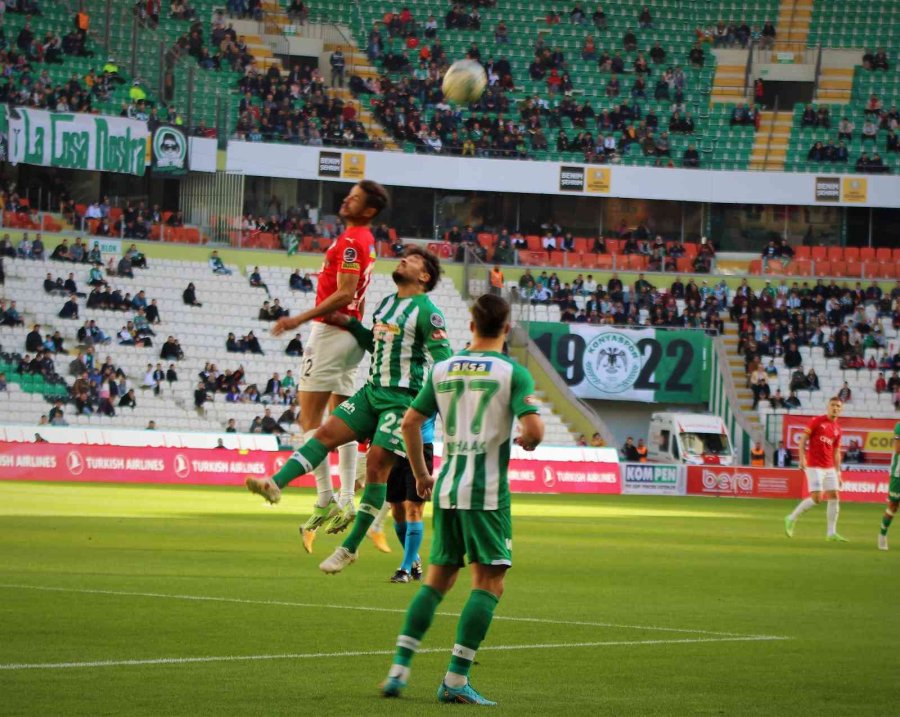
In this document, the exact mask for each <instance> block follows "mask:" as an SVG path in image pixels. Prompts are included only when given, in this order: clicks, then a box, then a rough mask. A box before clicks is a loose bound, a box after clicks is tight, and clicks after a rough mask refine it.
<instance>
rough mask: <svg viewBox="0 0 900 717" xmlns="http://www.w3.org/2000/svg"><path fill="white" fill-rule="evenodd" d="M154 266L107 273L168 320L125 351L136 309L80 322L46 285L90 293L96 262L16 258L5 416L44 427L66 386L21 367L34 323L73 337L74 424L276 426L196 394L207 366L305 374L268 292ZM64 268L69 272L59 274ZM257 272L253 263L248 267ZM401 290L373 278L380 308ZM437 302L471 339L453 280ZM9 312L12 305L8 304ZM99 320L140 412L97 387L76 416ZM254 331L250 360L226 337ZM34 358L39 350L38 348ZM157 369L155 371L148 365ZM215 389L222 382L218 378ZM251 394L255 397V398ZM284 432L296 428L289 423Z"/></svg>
mask: <svg viewBox="0 0 900 717" xmlns="http://www.w3.org/2000/svg"><path fill="white" fill-rule="evenodd" d="M148 264H149V267H148V268H146V269H136V270H135V276H134V278H133V279H132V278H127V277H122V276H115V277H108V281H109V283H110V284H111V286H112V287H114V288H118V289H120V290H121V291H122V293H123V294H125V293H130V294H132V295H136V294H137V293H138V292H139V291H144V292H145V296H146V297H147V299H148V300H151V299H156V300H157V304H158V308H159V314H160V319H161V321H160V323H159V324H151V325H150V328H151V329H152V331H153V332H154V334H155V336H152V337H151V341H152V344H153V345H152V346H146V347H145V346H136V345H121V344H120V343H119V337H118V333H119V331H120V327H122V326H123V325H124V324H125V323H126V320H128V319H131V318H132V314H133V312H131V311H129V312H122V311H112V310H108V309H99V308H95V309H87V308H85V300H84V299H83V298H80V299H78V304H79V313H78V318H77V319H74V318H73V319H62V318H60V317H59V312H60V309H61V307H62V305H63V303H64V302H65V301H66V298H65V297H64V296H59V295H55V294H49V293H47V292H46V291H45V290H44V289H43V288H42V286H41V283H42V281H43V280H44V278H45V277H46V275H47V273H51V274H52V275H53V276H56V275H58V274H59V273H60V272H65V273H66V274H67V273H68V271H69V270H70V268H71V269H72V270H74V271H75V273H76V277H77V281H78V285H79V288H80V290H84V287H85V286H86V281H87V278H88V269H89V265H87V264H81V265H72V264H70V263H60V262H55V261H36V260H24V259H10V260H7V261H6V263H5V270H6V284H5V286H4V288H3V296H4V297H8V298H12V299H15V300H16V301H17V302H18V306H19V311H20V312H21V316H22V319H23V321H24V325H22V326H6V325H2V326H0V343H2V346H3V350H4V351H5V353H4V354H3V356H2V360H3V363H2V364H0V372H5V373H6V377H7V380H8V381H9V386H8V389H7V391H5V392H3V391H0V400H2V401H3V402H4V404H5V408H4V415H6V416H7V417H8V418H7V420H9V419H10V418H13V417H15V418H16V419H17V420H19V421H22V422H33V423H35V424H37V423H38V421H39V418H40V416H41V415H45V414H47V413H48V411H49V410H50V408H51V403H50V401H51V400H52V399H56V398H58V397H59V396H60V394H61V393H62V391H61V386H60V384H59V382H58V381H56V382H54V381H49V380H45V379H44V378H42V377H41V376H40V375H35V374H32V373H29V372H28V371H19V370H18V364H19V361H20V360H21V358H24V356H25V355H26V354H27V353H28V352H27V351H25V345H26V338H27V335H28V333H29V332H30V331H31V328H32V326H33V324H35V323H36V324H40V326H41V327H42V333H48V332H49V333H50V334H53V332H55V331H59V332H60V335H61V336H62V337H63V338H64V340H65V348H66V350H67V351H69V353H68V354H67V355H64V354H56V355H55V356H54V361H53V364H54V369H55V371H56V372H58V373H60V374H63V375H64V376H65V379H64V380H65V383H66V384H67V387H68V392H67V393H68V396H67V397H66V400H67V402H66V403H65V404H63V411H64V420H65V421H66V423H68V424H69V425H72V426H77V425H86V426H106V427H123V428H124V427H130V428H137V429H142V428H146V427H147V425H148V423H149V421H151V420H152V421H154V422H155V425H156V428H157V429H159V430H164V429H166V430H194V431H213V432H222V431H223V430H225V429H226V427H227V425H228V421H229V420H230V419H234V420H235V423H236V428H237V430H238V431H242V432H247V431H249V430H250V427H251V424H252V423H253V421H254V419H256V418H257V417H260V418H261V417H263V415H264V411H265V409H266V408H269V409H270V410H271V413H272V416H273V418H275V420H276V422H277V420H278V418H280V417H281V415H282V413H283V412H284V411H285V410H286V409H287V408H288V407H289V405H287V404H285V403H283V402H280V403H279V402H273V403H272V404H271V405H263V402H262V401H248V402H229V401H227V400H226V393H225V392H223V391H218V392H210V393H209V396H210V400H209V401H208V402H206V403H204V404H203V409H202V410H200V411H198V410H196V408H195V390H196V389H197V388H198V382H199V380H200V374H201V372H203V371H205V370H208V366H207V365H208V364H210V363H211V364H214V365H215V366H216V367H217V370H218V371H219V372H221V373H224V372H226V371H231V372H233V371H236V370H238V369H239V367H241V366H243V367H245V368H246V373H245V375H244V380H243V381H242V382H241V383H240V389H241V391H240V392H241V393H242V394H243V393H245V392H246V389H248V388H250V387H251V386H255V387H256V388H257V390H256V393H257V394H260V395H262V394H264V391H265V387H266V384H267V382H268V380H269V379H270V378H271V377H272V375H273V374H274V373H278V374H279V375H280V377H281V378H283V377H284V376H285V375H286V374H287V372H288V371H292V372H293V375H294V377H296V375H297V372H298V371H299V368H300V360H299V359H298V358H297V357H293V356H288V355H286V354H285V346H286V343H287V340H286V339H283V338H279V339H275V338H273V337H272V336H270V335H269V327H270V323H269V322H268V321H265V320H261V319H259V318H258V317H259V313H258V312H259V309H260V307H261V305H262V304H263V302H264V301H267V300H268V296H267V293H266V291H265V290H264V289H263V288H257V287H251V286H250V284H249V282H248V280H247V278H246V277H245V276H243V275H242V273H241V271H240V268H239V267H237V266H226V267H225V268H226V269H227V270H228V271H230V272H231V273H230V274H225V273H223V274H215V273H213V270H212V269H211V268H210V266H208V265H206V264H203V263H197V262H181V261H177V260H154V259H153V258H152V257H151V258H149V259H148ZM61 267H62V268H61ZM252 268H253V267H249V268H248V271H250V270H252ZM260 273H261V277H262V282H263V283H264V284H266V285H267V286H268V287H269V290H270V291H271V292H272V295H273V298H274V297H278V298H280V303H281V305H282V306H283V307H284V308H286V309H287V310H289V311H290V312H291V313H296V312H297V311H300V310H303V309H306V308H309V307H310V306H311V305H312V303H313V301H314V297H315V294H314V293H312V292H310V293H304V292H301V291H291V290H290V289H289V288H288V285H289V277H290V274H291V270H289V269H287V268H281V267H265V266H264V267H261V268H260ZM188 282H191V283H193V284H194V287H195V294H196V301H197V302H199V304H202V306H187V305H185V303H184V300H183V297H182V296H181V291H182V290H183V289H184V288H186V287H187V284H188ZM392 286H393V284H392V283H391V280H390V277H389V276H388V275H386V274H375V275H373V280H372V285H371V287H370V292H371V294H370V301H371V302H378V301H379V300H380V299H381V298H382V297H383V296H385V295H386V294H387V293H388V292H389V291H390V290H391V287H392ZM435 299H436V301H437V303H438V304H439V305H440V306H441V307H442V308H443V309H444V311H445V313H446V316H447V323H448V332H449V333H450V335H451V336H466V335H468V318H467V317H468V313H467V307H466V304H465V302H464V301H463V299H462V297H461V296H460V294H459V292H458V291H457V290H456V289H455V287H454V286H453V284H452V283H451V282H449V281H443V282H441V284H440V285H439V286H438V288H437V289H436V290H435ZM4 308H5V307H4ZM91 320H93V321H95V322H96V325H97V326H98V327H99V328H100V329H101V330H102V331H103V332H104V334H106V336H107V337H108V338H109V339H110V341H109V342H108V343H104V342H102V340H100V339H98V341H97V343H95V344H94V347H93V356H94V359H93V360H94V361H95V366H97V367H99V366H100V365H102V364H101V362H106V360H107V357H109V361H110V363H111V364H112V365H113V366H114V367H115V369H121V370H122V372H123V373H124V376H125V381H124V383H123V388H125V390H126V391H127V390H128V389H134V390H135V393H136V406H135V407H134V408H127V407H118V406H117V405H115V406H114V408H115V416H106V415H101V414H100V413H99V412H98V411H97V410H96V409H97V401H98V398H99V396H100V393H101V392H100V390H99V389H98V388H97V387H93V388H91V387H89V388H88V393H89V395H90V399H91V400H90V401H89V403H90V405H91V407H92V413H91V414H90V415H85V414H84V413H82V414H80V415H79V413H78V412H77V408H76V406H77V405H78V397H77V395H76V396H73V395H72V394H73V392H74V391H75V389H76V386H75V381H77V380H78V376H70V375H69V373H70V364H71V362H72V361H74V360H75V359H76V358H77V357H78V352H79V351H80V350H83V349H84V347H85V346H86V343H85V341H80V340H79V338H78V331H79V329H81V328H82V327H83V326H84V324H85V322H87V321H91ZM308 331H309V329H308V327H304V328H303V330H302V332H301V333H302V337H303V338H302V341H304V342H305V340H306V337H307V335H308ZM250 332H253V333H254V334H255V336H256V337H257V339H258V341H259V344H260V349H261V350H262V352H263V353H262V354H254V355H252V356H250V355H247V356H243V355H242V354H240V353H236V352H229V351H228V350H227V349H226V340H227V338H228V334H229V333H234V334H236V336H246V335H247V334H249V333H250ZM168 336H173V337H175V338H176V339H178V341H179V343H180V346H181V349H182V351H183V352H184V357H183V358H181V359H174V358H172V359H168V358H162V357H161V356H160V353H161V350H162V347H163V344H164V342H165V341H166V338H167V337H168ZM32 355H33V352H32ZM157 364H161V368H162V370H163V371H164V372H165V371H167V370H168V368H169V364H174V368H175V371H176V373H177V381H175V382H173V383H171V384H170V383H169V382H168V380H166V381H163V382H161V383H162V386H161V390H160V391H159V393H158V395H157V394H156V392H155V391H154V390H153V388H152V387H150V388H142V386H145V385H147V384H148V382H146V381H145V376H146V374H147V373H148V368H149V367H156V365H157ZM149 370H150V371H152V368H149ZM367 371H368V358H366V359H365V360H364V361H363V364H362V367H361V371H360V374H359V378H358V381H359V383H360V384H361V383H362V382H363V381H364V380H365V376H366V375H367ZM212 383H215V377H213V380H212ZM250 393H251V395H252V393H253V392H252V391H251V392H250ZM547 420H548V434H547V441H548V442H549V443H551V444H558V445H572V444H573V443H574V438H573V436H572V434H571V432H570V431H569V429H568V428H567V427H566V425H565V424H563V423H562V421H561V420H560V419H559V417H558V416H555V415H553V414H550V415H549V416H548V418H547ZM285 430H286V431H287V432H290V430H291V428H290V426H289V425H288V424H285Z"/></svg>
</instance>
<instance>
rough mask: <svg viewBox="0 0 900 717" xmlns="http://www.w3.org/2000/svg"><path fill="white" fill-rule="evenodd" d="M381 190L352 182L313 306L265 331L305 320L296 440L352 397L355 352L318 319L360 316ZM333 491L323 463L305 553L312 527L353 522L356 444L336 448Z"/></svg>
mask: <svg viewBox="0 0 900 717" xmlns="http://www.w3.org/2000/svg"><path fill="white" fill-rule="evenodd" d="M388 200H389V198H388V193H387V190H385V188H384V187H382V186H381V185H380V184H378V183H376V182H373V181H371V180H368V179H364V180H363V181H361V182H359V183H358V184H356V185H355V186H354V187H353V189H351V190H350V193H349V194H348V195H347V197H346V198H345V199H344V201H343V202H342V203H341V209H340V212H339V213H340V216H341V219H343V221H344V223H345V225H346V227H347V229H346V230H345V231H344V232H343V233H342V234H341V235H340V236H339V237H338V238H337V239H335V240H334V242H333V243H332V244H331V246H330V247H329V248H328V251H326V252H325V261H324V263H323V264H322V270H321V272H320V273H319V283H318V287H317V289H316V304H315V306H314V307H313V308H311V309H309V310H307V311H304V312H303V313H301V314H297V315H296V316H289V317H288V316H286V317H283V318H281V319H279V320H278V321H277V322H276V323H275V326H274V327H273V329H272V333H273V334H274V335H275V336H280V335H281V334H283V333H285V332H286V331H293V330H294V329H296V328H297V327H298V326H301V325H303V324H305V323H306V322H308V321H312V322H314V323H313V326H312V329H311V331H310V334H309V339H308V341H307V347H306V352H305V353H304V354H303V368H302V370H301V372H300V379H299V381H298V383H297V394H298V396H299V401H300V419H299V420H300V429H301V431H302V438H301V446H302V445H303V443H305V442H306V441H307V440H308V439H309V438H311V437H312V436H313V434H314V433H315V432H316V429H318V428H319V426H321V425H322V419H323V417H324V414H325V409H326V408H329V409H330V410H333V409H334V408H335V407H337V405H338V404H339V403H341V402H342V401H343V400H344V399H346V398H347V397H348V396H351V395H353V392H354V390H355V386H354V383H355V379H356V373H357V369H358V368H359V364H360V362H361V361H362V359H363V350H362V349H361V348H360V346H359V344H358V343H357V342H356V339H354V338H353V336H352V335H351V334H350V332H349V331H347V330H346V329H344V328H342V327H339V326H332V325H330V324H326V323H324V322H323V321H322V318H323V317H324V316H325V315H327V314H330V313H332V312H339V313H342V314H346V315H347V316H351V317H353V318H355V319H361V318H362V314H363V311H364V308H365V300H366V289H367V288H368V287H369V282H370V280H371V278H372V269H373V268H374V264H375V239H374V237H373V236H372V231H371V224H372V220H373V219H375V217H377V216H378V214H379V213H380V212H381V211H382V210H383V209H384V208H385V207H386V206H387V204H388ZM338 456H339V459H340V460H339V466H340V467H339V471H340V476H341V491H340V494H339V496H338V499H337V501H335V498H334V490H333V489H332V484H331V473H330V470H329V467H328V461H323V462H322V463H321V464H320V465H319V466H318V467H317V468H316V470H315V471H314V472H313V473H314V475H315V478H316V491H317V493H318V496H317V498H316V505H315V508H313V514H312V516H311V517H310V519H309V520H307V521H306V523H305V524H304V525H303V528H301V532H302V533H303V547H304V548H305V549H306V552H308V553H311V552H312V545H313V541H314V540H315V536H316V530H317V529H318V528H319V527H321V526H322V525H324V524H325V523H326V522H328V521H331V522H330V523H329V524H328V527H327V530H328V532H335V533H337V532H340V531H341V530H343V529H344V528H346V527H347V526H348V525H349V524H350V523H352V522H353V519H354V517H355V513H356V508H355V506H354V505H353V488H354V482H355V480H356V443H355V442H353V443H348V444H346V445H343V446H341V447H340V448H339V449H338Z"/></svg>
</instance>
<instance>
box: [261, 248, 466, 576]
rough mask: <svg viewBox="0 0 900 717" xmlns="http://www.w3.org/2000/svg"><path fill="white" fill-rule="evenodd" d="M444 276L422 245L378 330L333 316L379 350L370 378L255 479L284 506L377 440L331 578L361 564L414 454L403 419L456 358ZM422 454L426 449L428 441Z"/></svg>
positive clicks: (399, 273)
mask: <svg viewBox="0 0 900 717" xmlns="http://www.w3.org/2000/svg"><path fill="white" fill-rule="evenodd" d="M440 273H441V265H440V261H439V260H438V258H437V257H436V256H434V255H433V254H431V253H430V252H427V251H425V250H424V249H421V248H419V247H414V246H413V247H409V248H408V249H407V251H406V255H405V256H404V258H403V259H401V260H400V263H399V264H398V265H397V268H396V269H395V270H394V272H393V274H392V277H393V279H394V283H395V284H396V285H397V291H396V293H394V294H391V295H390V296H388V297H387V298H385V299H384V300H383V301H382V302H381V303H380V304H379V305H378V308H377V309H376V310H375V313H374V314H373V317H372V318H373V327H372V329H371V330H369V329H366V328H365V327H364V326H363V325H362V324H361V323H360V322H359V321H357V320H356V319H353V318H350V317H348V316H346V315H343V314H330V315H329V316H328V317H327V319H326V320H327V321H329V322H334V323H335V324H337V325H339V326H344V327H346V328H347V330H348V331H350V333H351V334H353V336H354V337H355V338H356V340H357V342H358V343H359V344H360V345H361V346H363V347H364V348H365V349H366V350H367V351H370V352H371V353H372V364H371V369H370V371H369V379H368V381H367V382H366V385H365V386H363V387H362V388H361V389H360V390H359V391H357V392H356V393H355V394H354V395H353V396H351V397H350V398H348V399H347V400H346V401H344V402H343V403H342V404H340V405H339V406H338V407H337V408H336V409H335V410H334V412H333V413H332V414H331V416H330V418H329V419H328V420H327V421H326V422H325V424H324V425H323V426H322V427H321V428H319V429H318V430H317V431H316V434H315V436H314V437H313V438H312V439H310V440H309V441H307V442H306V443H305V444H304V445H303V447H302V448H300V449H299V450H297V451H295V452H294V454H293V455H292V456H291V458H290V459H289V460H288V461H287V463H286V464H285V466H284V467H283V468H282V469H281V470H280V471H279V472H278V473H276V474H275V475H274V476H273V477H271V478H254V477H250V478H247V481H246V484H247V488H248V489H249V490H250V491H251V492H253V493H258V494H259V495H261V496H263V497H264V498H265V499H266V500H268V501H269V502H270V503H277V502H278V501H279V500H281V489H282V488H284V487H285V486H286V485H287V484H288V483H290V482H291V481H292V480H294V479H295V478H297V477H298V476H301V475H303V474H305V473H308V472H310V471H312V469H313V468H315V467H316V466H317V465H319V463H321V462H322V461H323V460H325V458H326V457H327V455H328V453H329V452H331V451H332V450H334V449H335V448H337V447H338V446H341V445H343V444H345V443H347V442H349V441H355V440H359V441H363V440H368V439H371V446H370V448H369V451H368V457H367V461H366V487H365V490H364V492H363V497H362V502H361V503H360V506H359V509H358V511H357V514H356V519H355V520H354V523H353V528H352V529H351V531H350V534H349V535H348V536H347V539H346V540H345V541H344V543H343V544H342V545H341V547H339V548H338V549H337V550H336V551H335V552H334V553H333V554H332V555H331V556H330V557H329V558H327V559H325V560H323V561H322V563H321V564H320V565H319V567H320V568H321V569H322V570H323V571H324V572H326V573H337V572H340V571H341V570H342V569H343V568H344V567H346V566H347V565H349V564H350V563H352V562H354V561H355V560H356V555H357V553H356V551H357V549H358V548H359V544H360V543H361V542H362V540H363V538H364V537H365V535H366V531H367V530H368V529H369V526H370V525H371V524H372V521H373V520H374V519H375V516H376V515H378V511H379V510H380V509H381V506H382V505H383V504H384V499H385V494H386V491H387V487H386V483H387V479H388V475H389V474H390V472H391V468H392V467H393V465H394V459H395V456H397V455H399V456H403V457H406V448H405V446H404V443H403V435H402V434H401V432H400V423H401V421H402V419H403V415H404V413H405V412H406V409H407V408H408V407H409V405H410V404H411V403H412V400H413V398H415V396H416V394H417V393H418V392H419V389H421V388H422V385H423V384H424V382H425V378H426V376H427V374H428V366H429V364H430V363H433V362H436V361H441V360H443V359H445V358H447V357H448V356H449V355H450V353H451V352H450V343H449V341H448V340H447V332H446V329H445V321H444V315H443V314H442V313H441V311H440V309H438V308H437V306H435V305H434V303H433V302H432V301H431V299H430V298H428V296H427V294H428V293H429V292H430V291H431V290H432V289H434V287H435V286H436V285H437V282H438V279H439V278H440ZM418 450H419V451H420V452H421V451H422V445H421V438H420V440H419V444H418ZM423 460H424V459H423ZM328 512H329V508H328V507H325V508H318V507H317V508H315V509H314V512H313V515H312V517H311V518H310V519H309V520H308V521H307V523H306V524H305V525H304V526H303V527H304V529H306V530H313V529H315V528H317V527H319V526H320V525H321V524H322V523H323V522H324V521H325V520H326V519H327V518H328Z"/></svg>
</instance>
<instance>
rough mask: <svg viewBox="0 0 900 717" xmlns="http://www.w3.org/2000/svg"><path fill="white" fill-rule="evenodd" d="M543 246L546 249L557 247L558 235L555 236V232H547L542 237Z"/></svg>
mask: <svg viewBox="0 0 900 717" xmlns="http://www.w3.org/2000/svg"><path fill="white" fill-rule="evenodd" d="M541 246H543V247H544V249H548V250H553V249H556V237H555V236H553V234H551V233H550V232H547V233H546V234H545V235H544V238H543V239H541Z"/></svg>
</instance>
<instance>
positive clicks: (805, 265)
mask: <svg viewBox="0 0 900 717" xmlns="http://www.w3.org/2000/svg"><path fill="white" fill-rule="evenodd" d="M788 269H791V270H792V273H791V274H790V275H791V276H809V275H810V274H812V262H811V261H808V260H806V261H792V262H791V263H790V264H789V265H788Z"/></svg>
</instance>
